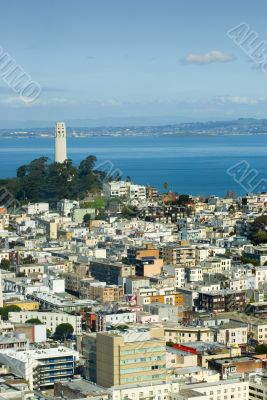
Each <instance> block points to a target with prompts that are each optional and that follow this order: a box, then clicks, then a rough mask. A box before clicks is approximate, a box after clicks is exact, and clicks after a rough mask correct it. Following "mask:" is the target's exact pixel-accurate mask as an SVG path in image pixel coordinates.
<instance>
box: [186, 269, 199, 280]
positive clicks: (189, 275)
mask: <svg viewBox="0 0 267 400" xmlns="http://www.w3.org/2000/svg"><path fill="white" fill-rule="evenodd" d="M185 273H186V280H187V281H188V282H199V281H202V280H203V271H202V268H201V267H187V268H186V270H185Z"/></svg>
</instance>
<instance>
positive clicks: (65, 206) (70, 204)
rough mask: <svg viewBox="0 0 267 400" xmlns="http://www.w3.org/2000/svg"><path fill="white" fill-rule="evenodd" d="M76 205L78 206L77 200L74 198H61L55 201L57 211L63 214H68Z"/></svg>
mask: <svg viewBox="0 0 267 400" xmlns="http://www.w3.org/2000/svg"><path fill="white" fill-rule="evenodd" d="M77 207H79V202H78V201H76V200H68V199H62V200H60V201H59V202H57V211H58V212H59V213H60V214H62V215H64V216H68V215H69V214H70V213H71V212H72V210H73V209H74V208H77Z"/></svg>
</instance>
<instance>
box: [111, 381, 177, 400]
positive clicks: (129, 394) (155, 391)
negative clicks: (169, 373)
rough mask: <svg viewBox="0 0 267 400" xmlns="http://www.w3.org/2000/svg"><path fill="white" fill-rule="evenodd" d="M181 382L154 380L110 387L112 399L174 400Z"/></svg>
mask: <svg viewBox="0 0 267 400" xmlns="http://www.w3.org/2000/svg"><path fill="white" fill-rule="evenodd" d="M179 387H180V383H179V381H178V380H177V381H176V380H172V381H169V382H168V381H153V384H152V383H150V382H149V383H143V382H142V383H138V385H120V386H113V387H112V388H110V389H108V393H110V398H111V399H112V400H122V399H129V400H141V399H156V400H172V399H173V398H174V396H175V394H176V393H178V392H179Z"/></svg>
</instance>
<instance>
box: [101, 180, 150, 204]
mask: <svg viewBox="0 0 267 400" xmlns="http://www.w3.org/2000/svg"><path fill="white" fill-rule="evenodd" d="M103 192H104V195H105V196H106V197H126V198H130V199H132V200H133V199H136V200H145V199H146V187H145V186H143V185H134V184H132V183H131V182H126V181H112V182H109V183H105V184H104V187H103Z"/></svg>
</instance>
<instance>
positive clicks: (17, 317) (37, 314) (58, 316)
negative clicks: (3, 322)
mask: <svg viewBox="0 0 267 400" xmlns="http://www.w3.org/2000/svg"><path fill="white" fill-rule="evenodd" d="M8 318H9V320H10V321H11V322H13V323H18V324H23V323H25V322H26V321H28V320H29V319H35V318H37V319H39V320H40V321H41V322H42V323H43V324H45V325H46V327H47V329H49V330H50V331H51V332H52V333H54V332H55V330H56V328H57V326H58V325H60V324H65V323H68V324H71V325H72V326H73V329H74V331H73V333H74V335H81V333H82V317H81V316H80V315H71V314H67V313H63V312H50V311H48V312H42V311H19V312H10V313H8Z"/></svg>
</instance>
